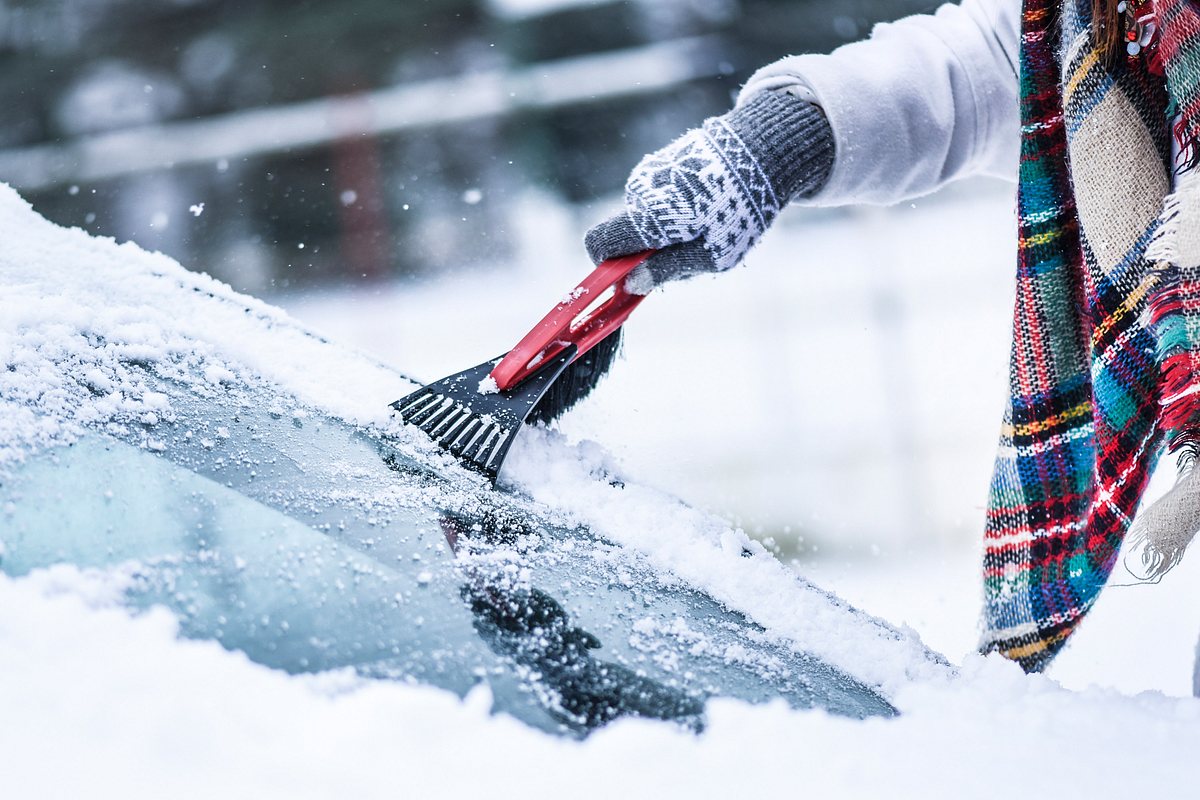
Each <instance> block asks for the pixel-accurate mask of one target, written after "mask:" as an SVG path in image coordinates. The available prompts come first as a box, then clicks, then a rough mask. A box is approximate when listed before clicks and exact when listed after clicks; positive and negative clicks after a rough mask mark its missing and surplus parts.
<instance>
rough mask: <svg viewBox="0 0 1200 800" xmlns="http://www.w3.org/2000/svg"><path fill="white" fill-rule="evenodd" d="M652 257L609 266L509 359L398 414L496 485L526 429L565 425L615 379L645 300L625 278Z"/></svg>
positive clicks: (435, 388) (440, 385)
mask: <svg viewBox="0 0 1200 800" xmlns="http://www.w3.org/2000/svg"><path fill="white" fill-rule="evenodd" d="M650 255H651V253H650V252H646V253H639V254H637V255H633V256H625V257H623V258H614V259H611V260H609V261H605V262H604V263H603V264H601V265H600V266H599V267H597V268H596V270H595V271H594V272H592V273H591V274H590V275H588V276H587V277H586V278H584V280H583V282H581V283H580V284H579V285H578V286H576V287H575V289H573V290H572V291H571V293H570V294H568V295H567V296H566V297H565V298H564V299H563V300H562V301H561V302H560V303H558V305H556V306H555V307H554V308H553V309H552V310H551V311H550V313H549V314H547V315H546V316H545V317H544V318H543V319H542V321H541V322H539V323H538V324H537V326H536V327H535V328H534V329H533V330H532V331H530V332H529V333H528V334H526V336H525V338H523V339H522V340H521V341H520V342H518V343H517V346H516V347H514V348H513V349H512V350H511V351H510V352H509V353H508V355H506V356H504V357H503V358H500V359H497V360H494V361H486V362H484V363H482V364H479V365H478V366H475V367H472V368H471V369H468V370H464V371H463V372H459V373H457V374H456V375H451V376H449V377H446V378H443V379H442V380H440V381H436V382H435V383H431V384H429V385H428V386H426V387H424V388H422V389H419V390H417V391H416V392H413V393H412V394H410V395H408V396H407V397H404V398H402V399H400V400H397V401H396V402H394V403H392V408H393V409H395V410H396V412H397V413H398V414H399V415H400V418H401V419H402V420H403V421H404V422H407V423H409V424H411V425H415V426H417V427H418V428H420V429H421V430H422V431H423V432H424V433H425V434H426V435H428V436H429V437H430V438H431V439H433V441H434V442H435V443H436V444H437V445H438V446H439V447H442V448H443V449H445V450H447V451H449V452H450V453H451V454H452V455H453V456H455V457H456V458H458V459H459V460H460V461H462V462H463V464H465V465H466V466H468V467H471V468H472V469H476V470H478V471H480V472H482V473H483V474H485V475H487V476H488V478H490V479H491V480H492V481H493V482H494V481H495V480H496V478H497V476H498V475H499V474H500V467H501V466H502V465H503V464H504V459H505V457H506V456H507V455H508V450H509V447H511V445H512V443H513V440H514V439H515V438H516V435H517V431H519V430H520V429H521V426H522V425H524V424H525V423H526V422H546V423H548V422H552V421H553V420H556V419H558V418H559V417H560V416H562V415H563V414H564V413H566V412H567V411H569V410H570V409H571V408H573V407H574V406H575V405H576V404H577V403H578V402H579V401H580V400H582V399H583V398H584V397H586V396H587V395H588V394H590V393H591V391H592V390H593V389H595V388H596V385H597V384H598V383H599V382H600V380H601V379H602V378H603V377H604V376H605V375H607V374H608V371H609V369H610V368H611V367H612V365H613V362H614V361H615V360H616V357H617V353H618V351H619V350H620V346H621V331H620V328H621V325H622V324H623V323H624V322H625V320H626V319H628V317H629V315H630V314H631V313H632V312H633V309H635V308H636V307H637V306H638V304H639V303H641V302H642V300H644V299H645V296H644V295H636V294H630V293H629V292H627V291H625V288H624V282H625V278H626V276H628V274H629V273H630V272H632V271H633V269H634V268H636V267H637V266H638V265H639V264H641V263H642V262H643V261H645V260H646V259H647V258H648V257H649V256H650Z"/></svg>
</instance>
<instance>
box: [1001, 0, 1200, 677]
mask: <svg viewBox="0 0 1200 800" xmlns="http://www.w3.org/2000/svg"><path fill="white" fill-rule="evenodd" d="M1193 1H1194V0H1157V2H1156V3H1155V11H1156V13H1157V15H1158V22H1159V39H1158V45H1157V48H1156V52H1155V53H1154V56H1155V61H1154V62H1153V63H1150V59H1148V58H1145V57H1143V58H1136V57H1130V58H1121V59H1120V60H1119V62H1118V63H1116V64H1114V65H1109V66H1106V65H1105V63H1104V60H1103V58H1102V57H1101V55H1100V53H1099V52H1098V51H1097V50H1096V48H1095V47H1094V45H1093V41H1092V36H1091V33H1090V30H1089V28H1090V25H1091V19H1090V5H1091V4H1090V2H1088V0H1026V1H1025V4H1024V8H1023V14H1022V30H1021V33H1022V39H1021V63H1020V100H1021V110H1020V114H1021V162H1020V170H1019V186H1018V200H1017V214H1018V233H1019V242H1018V263H1017V293H1016V308H1015V313H1014V322H1013V347H1012V353H1011V361H1010V384H1011V397H1010V401H1009V404H1008V408H1007V410H1006V412H1005V416H1004V421H1003V425H1002V430H1001V440H1000V450H999V454H998V456H997V460H996V466H995V471H994V473H993V478H992V486H991V491H990V496H989V506H988V513H987V529H986V533H985V542H984V543H985V554H984V594H985V604H984V624H985V632H984V635H983V640H982V649H983V650H984V651H985V652H987V651H992V650H996V651H999V652H1001V653H1003V654H1004V655H1006V656H1008V657H1009V658H1012V659H1014V660H1015V661H1017V662H1019V663H1020V664H1021V666H1022V667H1024V668H1025V669H1026V670H1027V671H1032V670H1040V669H1042V668H1043V667H1045V666H1046V665H1047V664H1048V663H1049V661H1050V660H1051V659H1052V658H1053V657H1054V656H1055V654H1057V653H1058V651H1059V650H1060V649H1061V648H1062V647H1063V645H1064V644H1065V643H1066V640H1067V638H1068V637H1069V636H1070V634H1071V633H1072V632H1073V631H1074V630H1075V628H1076V627H1077V626H1078V624H1079V622H1080V621H1081V619H1082V618H1083V616H1084V615H1085V614H1086V613H1087V611H1088V609H1090V608H1091V606H1092V604H1093V603H1094V602H1095V600H1096V597H1097V595H1098V593H1099V592H1100V589H1101V588H1103V586H1104V584H1105V582H1106V581H1107V579H1108V577H1109V574H1110V573H1111V571H1112V569H1113V565H1114V564H1115V562H1116V559H1117V553H1118V550H1119V549H1120V546H1121V543H1122V541H1123V539H1124V538H1125V535H1126V532H1127V531H1128V530H1129V527H1130V524H1131V522H1132V518H1133V516H1134V513H1135V511H1136V509H1137V507H1138V504H1139V502H1140V500H1141V497H1142V494H1143V492H1144V490H1145V487H1146V483H1147V480H1148V479H1149V475H1150V473H1151V472H1152V471H1153V469H1154V466H1155V464H1156V462H1157V461H1158V458H1159V455H1160V454H1161V453H1162V452H1163V450H1164V449H1168V448H1169V449H1183V450H1184V451H1188V450H1190V451H1191V452H1195V448H1196V446H1197V443H1198V439H1197V436H1196V434H1197V431H1200V425H1198V422H1200V391H1197V390H1200V224H1197V223H1198V222H1200V189H1198V190H1192V189H1191V188H1190V181H1192V180H1195V176H1194V175H1195V174H1194V173H1189V174H1188V175H1187V176H1186V178H1181V179H1180V180H1179V181H1178V182H1177V185H1176V187H1175V191H1174V192H1172V191H1171V183H1172V170H1171V124H1170V120H1171V119H1172V118H1174V117H1176V116H1178V117H1179V118H1180V120H1181V121H1180V123H1179V125H1180V127H1179V130H1178V131H1177V133H1179V135H1180V137H1181V140H1182V141H1184V142H1195V141H1197V139H1200V14H1198V13H1197V6H1194V5H1192V3H1193ZM1164 74H1165V80H1164ZM1191 239H1195V240H1196V241H1195V242H1192V241H1191ZM1152 245H1153V246H1152ZM1148 250H1149V255H1148Z"/></svg>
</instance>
